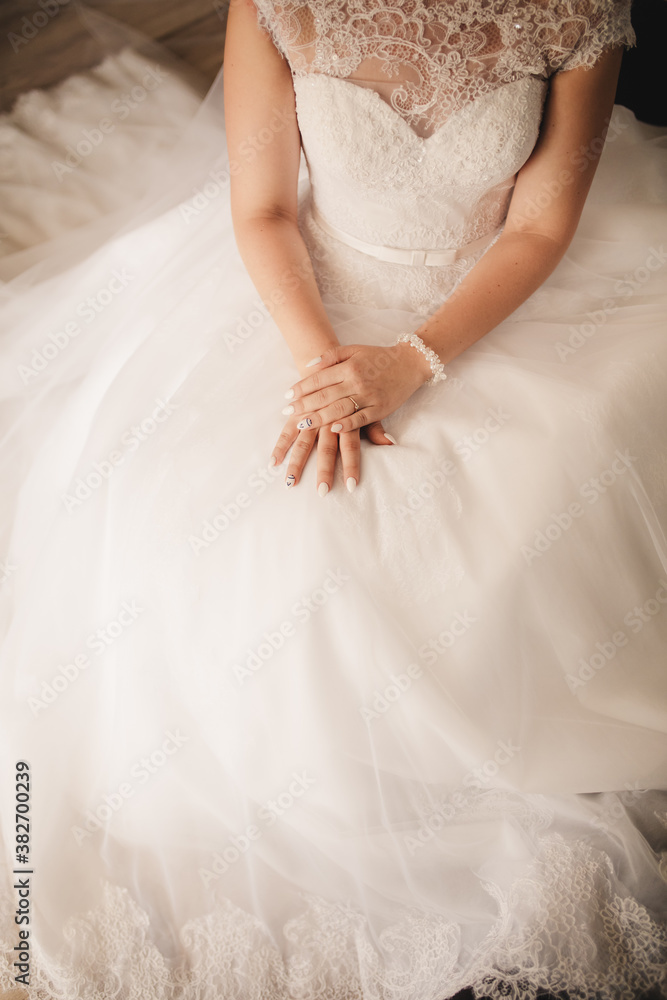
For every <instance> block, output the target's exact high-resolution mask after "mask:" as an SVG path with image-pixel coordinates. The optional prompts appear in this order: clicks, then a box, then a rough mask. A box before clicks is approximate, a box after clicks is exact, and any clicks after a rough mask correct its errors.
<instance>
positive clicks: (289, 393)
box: [285, 389, 294, 399]
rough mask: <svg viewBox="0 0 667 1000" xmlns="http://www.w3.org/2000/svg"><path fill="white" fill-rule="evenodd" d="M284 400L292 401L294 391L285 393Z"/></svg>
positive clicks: (290, 390) (289, 390)
mask: <svg viewBox="0 0 667 1000" xmlns="http://www.w3.org/2000/svg"><path fill="white" fill-rule="evenodd" d="M285 399H294V389H288V390H287V392H286V393H285Z"/></svg>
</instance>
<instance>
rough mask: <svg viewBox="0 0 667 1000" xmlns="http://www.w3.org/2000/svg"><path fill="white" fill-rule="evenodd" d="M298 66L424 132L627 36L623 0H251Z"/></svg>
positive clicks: (593, 56)
mask: <svg viewBox="0 0 667 1000" xmlns="http://www.w3.org/2000/svg"><path fill="white" fill-rule="evenodd" d="M255 4H256V7H257V10H258V15H259V23H260V24H261V25H262V26H263V27H264V28H265V29H267V30H268V32H269V33H270V35H271V37H272V38H273V40H274V42H275V44H276V46H277V47H278V49H279V50H280V51H281V52H282V53H283V54H284V55H285V56H286V57H287V59H288V61H289V63H290V66H291V69H292V72H293V73H294V74H295V75H296V76H301V75H304V74H312V73H323V74H329V75H332V76H335V77H337V78H339V79H347V80H350V81H353V82H355V83H357V84H358V85H359V86H362V87H371V88H372V89H373V90H375V91H376V92H377V93H378V94H380V96H381V97H382V98H383V99H384V100H385V101H387V102H388V103H389V104H390V105H391V107H392V108H393V109H394V110H395V111H396V112H397V113H398V114H400V115H401V116H402V117H403V118H404V119H405V120H406V122H408V123H409V125H410V126H411V127H412V128H413V129H414V130H415V131H416V132H417V133H418V134H419V135H422V136H427V135H431V134H433V132H434V131H435V129H437V128H438V127H439V126H440V125H442V124H443V122H444V121H446V120H447V118H449V116H450V115H451V114H453V113H455V112H456V111H457V110H459V109H460V108H461V107H462V106H463V105H464V104H466V103H469V102H471V101H473V100H475V99H476V98H478V97H480V96H481V95H482V94H484V93H488V92H490V91H492V90H495V89H496V88H497V87H499V86H502V85H503V84H505V83H509V82H511V81H514V80H517V79H520V78H522V77H524V76H526V75H534V76H538V77H540V78H542V79H548V77H549V76H551V75H552V74H553V73H554V72H556V71H557V70H560V69H573V68H575V67H578V66H592V65H593V64H594V63H595V62H596V60H597V59H598V58H599V56H600V54H601V53H602V52H603V51H604V50H605V49H607V48H609V47H611V46H614V45H620V44H633V43H634V38H635V36H634V32H633V30H632V26H631V23H630V0H561V2H559V3H552V2H551V0H532V2H531V0H451V2H449V3H447V4H442V3H439V2H437V0H402V2H399V0H255Z"/></svg>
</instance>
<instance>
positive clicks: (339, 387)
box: [283, 343, 431, 433]
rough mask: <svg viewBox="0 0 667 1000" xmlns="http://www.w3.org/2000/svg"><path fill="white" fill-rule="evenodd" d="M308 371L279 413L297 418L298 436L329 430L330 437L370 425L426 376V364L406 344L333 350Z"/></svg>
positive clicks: (427, 365) (424, 360)
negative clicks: (328, 428) (310, 371)
mask: <svg viewBox="0 0 667 1000" xmlns="http://www.w3.org/2000/svg"><path fill="white" fill-rule="evenodd" d="M311 364H312V362H311ZM312 367H313V373H312V374H311V375H307V376H306V377H305V378H302V379H301V380H300V381H299V382H296V383H295V384H294V385H293V386H292V388H291V389H290V390H288V392H287V393H286V394H285V395H286V397H287V398H288V399H289V404H288V405H287V406H286V407H285V409H284V410H283V414H285V416H292V415H294V417H299V421H298V423H297V428H298V429H299V430H301V431H303V430H310V429H313V430H316V429H318V428H320V427H323V426H326V425H330V427H331V430H332V431H334V433H347V432H348V431H354V430H358V429H359V428H360V427H364V426H366V425H368V424H373V423H375V422H376V421H378V420H382V419H383V417H386V416H388V415H389V414H390V413H393V412H394V410H397V409H398V408H399V406H401V405H402V404H403V403H404V402H405V401H406V400H407V399H409V397H410V396H411V395H412V394H413V392H415V391H416V390H417V389H418V388H419V387H420V386H421V385H423V384H424V383H425V382H427V381H428V379H429V378H430V377H431V369H430V366H429V363H428V361H427V360H426V359H425V358H424V356H423V355H422V354H421V353H420V352H419V351H416V350H415V349H414V347H411V346H410V345H409V344H406V343H401V344H394V345H393V346H392V347H371V346H369V345H368V344H349V345H338V346H336V347H332V348H330V349H329V350H328V351H325V353H324V354H323V355H322V357H321V358H320V359H319V360H318V362H317V364H316V365H313V366H312ZM355 402H356V403H357V407H358V408H357V409H355V406H354V403H355Z"/></svg>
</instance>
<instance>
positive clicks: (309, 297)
mask: <svg viewBox="0 0 667 1000" xmlns="http://www.w3.org/2000/svg"><path fill="white" fill-rule="evenodd" d="M224 79H225V119H226V131H227V142H228V153H229V160H230V173H231V176H232V182H231V204H232V217H233V222H234V233H235V236H236V242H237V245H238V248H239V252H240V254H241V257H242V258H243V262H244V264H245V266H246V268H247V270H248V273H249V274H250V277H251V278H252V280H253V282H254V284H255V287H256V288H257V291H258V292H259V294H260V295H261V297H262V299H263V301H264V303H265V305H266V306H267V308H268V309H269V310H270V311H271V313H272V315H273V318H274V320H275V321H276V324H277V326H278V328H279V330H280V332H281V334H282V335H283V337H284V338H285V341H286V342H287V346H288V347H289V349H290V351H291V353H292V357H293V358H294V361H295V364H296V366H297V368H298V369H299V372H300V373H301V375H305V374H306V373H307V372H308V370H309V369H308V368H307V367H306V365H307V364H308V362H309V361H310V360H311V359H312V358H315V357H318V356H319V355H322V354H325V353H326V352H327V350H328V349H331V347H332V345H334V344H337V343H338V340H337V338H336V335H335V332H334V330H333V327H332V326H331V323H330V321H329V318H328V317H327V314H326V312H325V309H324V306H323V304H322V299H321V297H320V293H319V289H318V287H317V284H316V282H315V277H314V274H313V268H312V263H311V260H310V256H309V254H308V251H307V249H306V245H305V243H304V242H303V238H302V236H301V232H300V230H299V226H298V223H297V207H298V200H297V196H298V175H299V162H300V156H301V136H300V134H299V128H298V124H297V118H296V108H295V96H294V87H293V85H292V74H291V72H290V69H289V66H288V65H287V62H286V61H285V60H284V59H283V58H282V56H281V55H280V53H279V52H278V50H277V49H276V47H275V46H274V44H273V42H272V41H271V39H270V38H269V37H268V36H267V35H266V34H265V33H264V32H263V31H262V30H261V29H260V28H259V26H258V24H257V13H256V10H255V7H254V4H253V3H252V2H251V0H232V3H231V5H230V10H229V20H228V23H227V40H226V44H225V71H224ZM283 402H284V400H283ZM299 419H300V418H299V417H298V416H296V415H292V416H290V417H289V419H288V420H287V422H286V423H285V425H284V427H283V430H282V433H281V434H280V436H279V438H278V441H277V443H276V446H275V448H274V449H273V454H272V458H271V461H272V463H275V462H277V463H282V462H283V461H284V459H285V457H286V455H287V453H288V451H289V450H290V448H291V453H290V458H289V464H288V466H287V470H286V475H285V482H286V484H287V485H288V486H294V485H296V484H297V483H298V482H299V480H300V478H301V474H302V472H303V469H304V466H305V464H306V462H307V461H308V459H309V456H310V455H311V453H312V451H313V449H314V448H316V450H317V486H318V491H319V492H320V494H321V495H322V496H324V495H325V494H326V493H327V492H328V490H329V489H331V487H332V486H333V483H334V471H335V466H336V461H337V460H338V458H339V457H340V462H341V464H342V468H343V477H344V479H345V482H346V484H347V488H348V489H349V490H350V491H352V490H353V489H354V487H355V486H356V484H357V483H358V482H359V477H360V462H361V454H360V444H359V431H358V430H356V429H355V430H351V431H350V432H348V433H346V434H341V435H337V434H332V433H331V431H330V429H329V428H328V427H327V425H326V421H322V422H321V423H320V424H319V426H318V427H310V426H308V427H306V428H299V427H298V426H297V424H298V423H299ZM367 424H368V426H367V427H366V430H365V433H366V435H367V437H368V439H369V441H371V442H372V443H373V444H379V445H388V444H390V443H391V442H390V439H389V438H387V437H386V436H385V434H384V430H383V428H382V424H381V423H380V422H379V421H373V422H371V421H367Z"/></svg>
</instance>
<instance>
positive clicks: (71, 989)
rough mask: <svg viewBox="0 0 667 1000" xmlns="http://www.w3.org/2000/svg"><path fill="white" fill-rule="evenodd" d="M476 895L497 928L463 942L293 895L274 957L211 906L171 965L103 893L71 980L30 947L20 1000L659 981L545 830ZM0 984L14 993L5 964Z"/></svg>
mask: <svg viewBox="0 0 667 1000" xmlns="http://www.w3.org/2000/svg"><path fill="white" fill-rule="evenodd" d="M499 795H502V793H499ZM540 812H541V810H540V808H539V806H538V813H540ZM537 825H538V826H540V827H541V826H543V825H544V823H543V821H542V820H540V821H538V823H537ZM480 888H481V889H482V890H483V891H484V892H485V893H486V894H487V895H488V896H489V897H491V899H493V900H494V902H495V907H496V918H495V920H493V921H492V922H490V924H489V926H488V930H487V932H486V934H485V935H484V937H483V938H482V939H481V940H477V941H475V942H473V943H468V942H467V940H466V936H467V932H468V929H467V928H466V927H465V926H464V925H461V924H459V923H458V922H456V921H455V920H453V919H447V918H445V917H441V916H438V915H436V914H432V915H429V914H427V913H424V912H423V911H422V910H419V909H417V908H416V907H415V908H414V909H413V908H408V907H405V908H403V909H402V910H401V911H400V913H399V912H395V914H394V919H393V921H392V922H388V923H387V924H386V926H384V927H371V926H370V925H369V923H368V921H367V919H366V917H365V916H364V914H363V913H361V912H360V911H359V910H358V909H357V908H356V907H355V906H354V905H353V904H352V903H345V902H334V901H330V900H326V899H324V898H322V897H320V896H317V895H314V894H311V893H306V892H299V893H298V896H295V906H296V908H297V909H298V910H299V911H300V912H299V913H298V915H296V916H294V917H292V918H291V919H289V920H287V922H286V923H285V924H284V926H283V934H282V936H283V938H284V944H283V945H282V947H279V946H278V945H277V944H276V943H275V942H274V941H273V940H272V938H271V937H270V936H269V934H268V933H267V930H266V928H264V926H263V925H262V922H261V921H260V920H258V919H257V918H256V917H254V916H252V915H251V914H249V913H247V912H245V911H244V910H242V909H240V908H239V907H237V906H235V905H234V904H233V903H232V902H231V901H230V900H229V899H220V900H219V901H218V902H217V903H216V904H215V908H214V910H213V911H212V912H210V913H209V914H208V915H206V916H202V917H199V918H197V919H193V920H190V921H189V922H188V923H187V924H186V925H185V926H184V927H183V928H182V929H181V931H180V934H179V942H180V948H181V949H182V955H181V958H180V959H179V960H178V961H176V960H175V959H173V958H168V957H167V956H165V955H164V954H163V953H162V952H161V951H160V949H159V948H158V947H157V945H156V944H155V942H154V941H153V940H152V936H153V935H152V934H151V927H150V920H149V917H148V914H147V913H145V912H144V911H143V910H142V909H141V908H140V907H139V906H138V905H137V903H136V902H135V901H134V900H133V898H132V896H131V894H130V893H129V891H128V890H127V889H125V888H122V887H120V886H116V885H111V884H110V883H103V885H102V886H101V894H100V903H99V906H98V907H97V908H96V909H95V910H93V911H90V912H88V913H86V914H85V916H81V917H78V918H76V919H75V920H71V921H70V922H69V923H68V925H67V927H66V928H65V932H64V937H65V940H66V941H67V942H68V948H69V947H71V949H72V951H73V952H75V953H76V955H77V956H78V960H77V964H76V971H74V970H73V969H72V966H71V963H70V962H69V960H67V961H66V960H65V958H64V957H63V958H61V961H60V962H59V964H58V965H57V967H54V965H53V963H51V962H50V963H49V965H48V969H47V967H46V964H45V960H44V956H43V954H42V953H41V952H40V951H39V949H38V948H37V949H36V950H35V952H34V954H33V956H32V969H31V996H32V997H33V998H34V1000H52V998H53V997H54V996H58V997H59V1000H98V998H99V997H102V996H104V997H111V996H114V997H116V996H117V997H121V996H123V997H128V998H129V997H132V998H133V1000H191V998H194V997H198V998H199V1000H217V998H220V997H225V998H226V1000H227V998H228V1000H232V998H235V1000H265V998H267V997H271V1000H288V998H293V997H300V998H302V1000H360V998H362V997H366V998H371V997H373V998H376V1000H412V998H414V997H415V996H419V997H420V998H422V1000H440V998H441V997H442V996H443V987H444V984H446V987H444V988H446V989H447V991H448V992H447V995H448V996H453V995H454V994H455V993H456V992H458V991H459V990H461V989H465V988H467V987H468V988H472V989H473V991H474V993H475V995H476V996H478V997H490V998H492V1000H537V998H538V997H539V996H540V995H542V991H546V992H551V993H559V992H560V991H563V992H567V993H568V994H569V995H570V996H573V997H574V996H578V997H592V996H595V997H596V1000H635V998H636V996H637V995H639V994H640V993H642V992H646V991H649V990H650V989H652V988H655V987H659V986H660V985H661V984H663V985H664V983H665V979H666V976H665V968H666V964H665V949H666V948H667V934H666V932H665V929H664V927H660V926H659V925H658V924H657V923H656V922H655V920H653V918H652V917H651V915H650V913H649V912H648V910H647V909H646V908H645V907H644V906H642V905H641V904H639V903H638V902H637V901H636V900H635V899H633V898H629V897H628V896H627V893H626V892H625V890H624V888H623V886H622V885H621V883H620V882H619V881H618V878H617V876H616V874H615V872H614V870H613V866H612V863H611V861H610V859H609V857H608V856H607V855H606V854H605V853H604V852H603V851H600V850H599V849H596V848H594V847H592V846H590V845H589V844H587V843H585V842H584V841H581V840H580V841H573V842H572V843H570V844H568V843H566V842H565V841H564V839H563V838H562V837H561V836H560V835H558V834H555V833H552V834H547V835H546V836H545V837H544V838H543V840H542V843H541V848H540V849H539V853H538V854H537V856H536V857H535V859H534V861H533V862H532V863H531V864H530V865H529V866H528V868H527V869H526V870H525V872H524V874H523V875H521V876H520V877H518V878H516V879H515V880H514V881H513V882H512V883H510V884H509V885H508V886H506V887H503V886H500V885H498V884H496V883H495V882H493V881H492V880H486V881H485V880H484V879H480ZM8 905H9V904H8ZM7 953H8V954H9V955H11V949H8V952H7ZM9 961H11V959H9ZM0 982H2V983H3V984H6V985H7V986H10V985H13V983H12V980H11V972H10V971H9V970H8V969H7V967H6V966H5V968H4V969H3V970H2V972H1V973H0Z"/></svg>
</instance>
